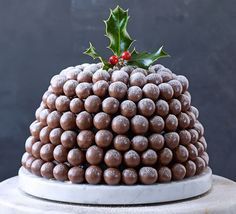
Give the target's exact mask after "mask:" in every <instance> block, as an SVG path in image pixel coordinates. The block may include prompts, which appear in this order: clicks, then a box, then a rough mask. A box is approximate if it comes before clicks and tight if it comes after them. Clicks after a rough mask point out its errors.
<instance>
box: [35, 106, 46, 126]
mask: <svg viewBox="0 0 236 214" xmlns="http://www.w3.org/2000/svg"><path fill="white" fill-rule="evenodd" d="M45 108H47V106H46V107H44V106H41V105H40V106H39V107H38V108H37V109H36V111H35V114H34V115H35V118H36V120H37V121H40V113H41V111H43V110H44V109H45ZM40 122H41V121H40Z"/></svg>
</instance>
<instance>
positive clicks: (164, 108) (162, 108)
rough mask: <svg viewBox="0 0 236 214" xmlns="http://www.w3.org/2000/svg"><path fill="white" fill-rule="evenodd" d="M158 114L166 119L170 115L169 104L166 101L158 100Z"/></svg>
mask: <svg viewBox="0 0 236 214" xmlns="http://www.w3.org/2000/svg"><path fill="white" fill-rule="evenodd" d="M156 113H157V115H160V116H161V117H165V116H166V115H167V114H168V113H169V104H168V103H167V102H166V101H165V100H158V101H157V102H156Z"/></svg>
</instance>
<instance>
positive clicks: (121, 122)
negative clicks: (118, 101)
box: [111, 115, 130, 134]
mask: <svg viewBox="0 0 236 214" xmlns="http://www.w3.org/2000/svg"><path fill="white" fill-rule="evenodd" d="M129 127H130V123H129V120H128V119H127V118H126V117H124V116H121V115H118V116H116V117H114V118H113V120H112V122H111V128H112V130H113V131H114V132H115V133H117V134H124V133H126V132H127V131H128V130H129Z"/></svg>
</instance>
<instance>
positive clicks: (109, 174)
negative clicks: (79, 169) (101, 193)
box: [103, 168, 121, 185]
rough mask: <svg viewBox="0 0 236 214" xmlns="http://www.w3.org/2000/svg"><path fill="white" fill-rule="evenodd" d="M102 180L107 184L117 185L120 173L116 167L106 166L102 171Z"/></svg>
mask: <svg viewBox="0 0 236 214" xmlns="http://www.w3.org/2000/svg"><path fill="white" fill-rule="evenodd" d="M103 178H104V181H105V182H106V183H107V184H108V185H117V184H119V183H120V180H121V173H120V171H119V170H118V169H116V168H108V169H106V170H105V171H104V173H103Z"/></svg>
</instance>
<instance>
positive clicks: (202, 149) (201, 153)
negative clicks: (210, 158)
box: [194, 142, 205, 156]
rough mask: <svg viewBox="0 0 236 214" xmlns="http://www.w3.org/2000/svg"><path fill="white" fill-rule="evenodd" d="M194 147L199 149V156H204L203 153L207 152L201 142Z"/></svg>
mask: <svg viewBox="0 0 236 214" xmlns="http://www.w3.org/2000/svg"><path fill="white" fill-rule="evenodd" d="M194 145H195V147H196V148H197V151H198V155H199V156H202V155H203V153H204V152H205V149H204V146H203V145H202V144H201V143H200V142H196V143H195V144H194Z"/></svg>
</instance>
